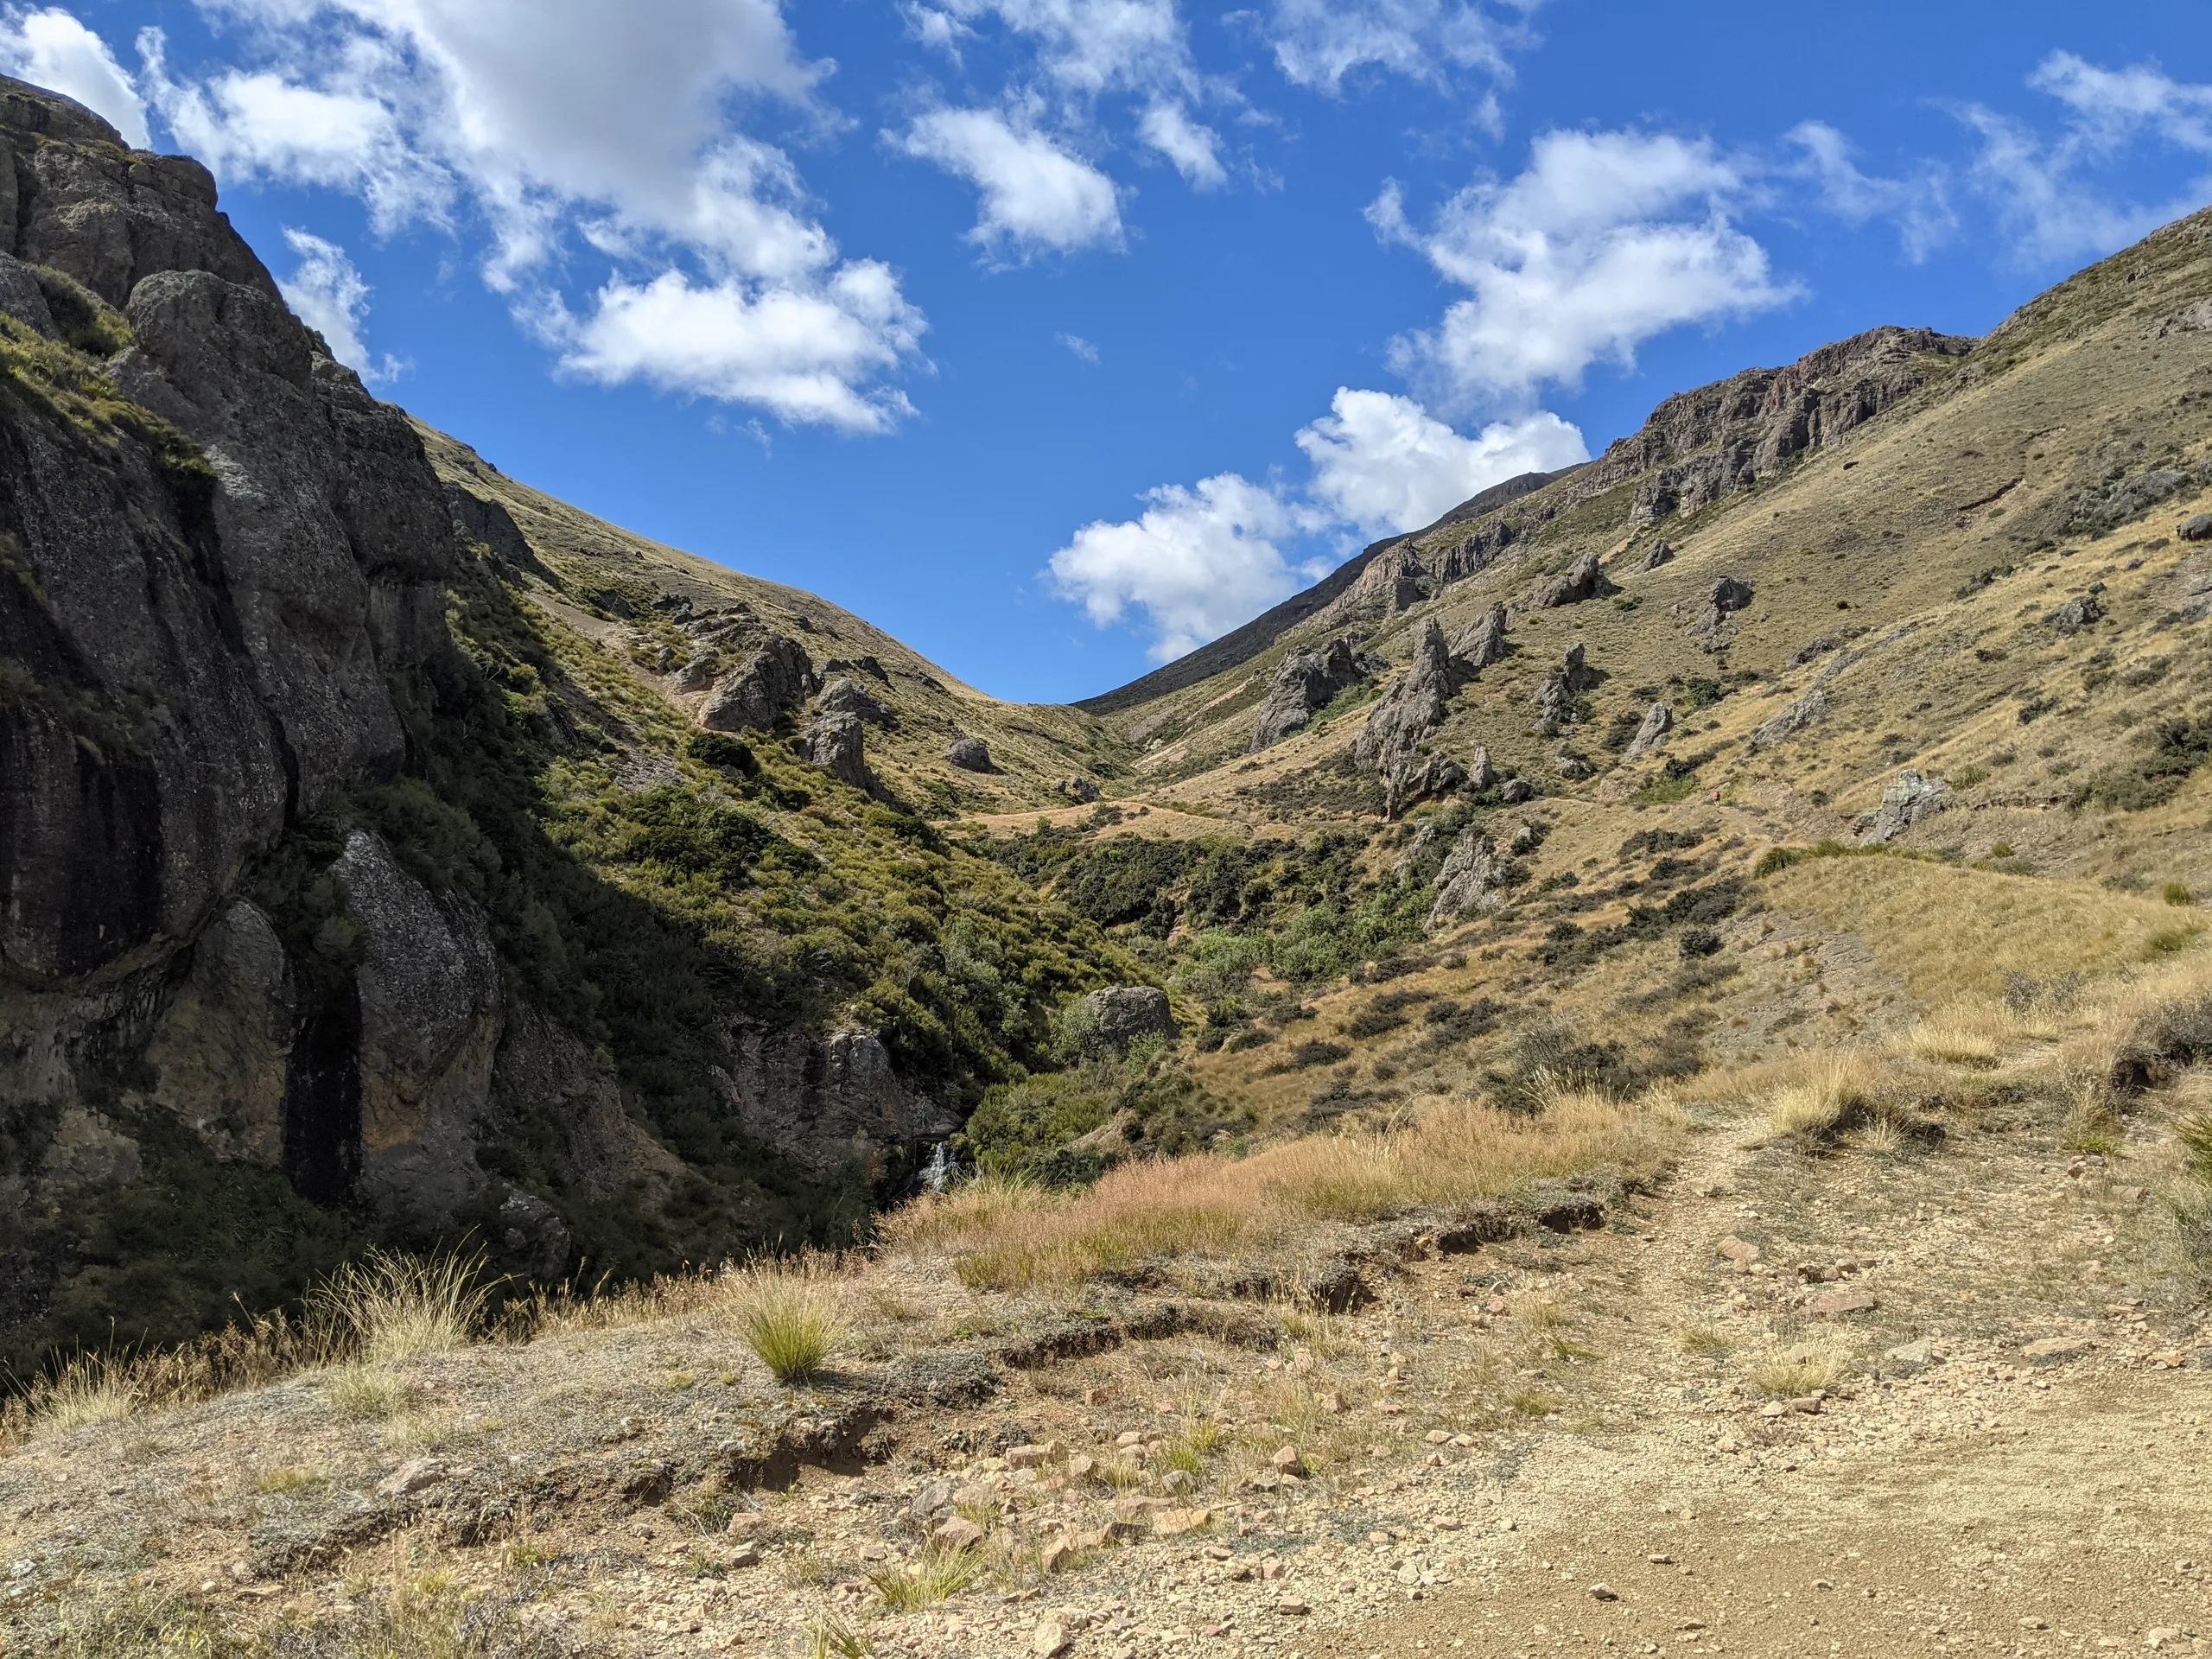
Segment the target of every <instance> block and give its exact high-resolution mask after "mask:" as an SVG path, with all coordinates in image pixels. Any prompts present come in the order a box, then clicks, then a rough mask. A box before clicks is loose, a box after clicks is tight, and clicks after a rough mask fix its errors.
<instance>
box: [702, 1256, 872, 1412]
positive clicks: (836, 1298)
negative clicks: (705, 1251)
mask: <svg viewBox="0 0 2212 1659" xmlns="http://www.w3.org/2000/svg"><path fill="white" fill-rule="evenodd" d="M846 1276H847V1268H846V1265H845V1264H844V1263H843V1262H841V1261H840V1260H839V1259H838V1258H836V1257H835V1256H824V1255H803V1256H793V1257H785V1258H770V1257H764V1258H761V1259H760V1260H757V1261H754V1262H750V1263H748V1264H747V1265H746V1266H744V1267H741V1268H730V1269H729V1270H728V1271H727V1272H725V1273H723V1274H721V1276H720V1280H719V1281H718V1288H719V1289H720V1291H721V1296H722V1299H723V1300H725V1301H726V1302H727V1303H728V1306H729V1307H730V1308H731V1310H732V1311H733V1313H734V1315H735V1317H736V1319H737V1322H738V1328H739V1329H740V1330H741V1332H743V1333H744V1336H745V1341H746V1345H747V1347H749V1348H751V1349H752V1350H753V1355H754V1357H757V1358H758V1359H759V1360H760V1363H762V1364H763V1365H766V1367H767V1368H768V1370H769V1374H770V1375H771V1376H773V1377H774V1378H775V1379H776V1381H778V1382H779V1383H805V1382H810V1381H811V1380H812V1379H813V1378H815V1377H816V1376H819V1375H821V1373H822V1371H823V1368H824V1367H825V1366H826V1365H827V1364H828V1363H829V1354H830V1351H831V1350H832V1349H833V1348H835V1347H836V1346H837V1344H839V1343H840V1342H842V1340H843V1339H844V1336H845V1323H846V1322H845V1313H844V1295H843V1288H844V1287H843V1284H842V1281H843V1279H844V1278H845V1277H846Z"/></svg>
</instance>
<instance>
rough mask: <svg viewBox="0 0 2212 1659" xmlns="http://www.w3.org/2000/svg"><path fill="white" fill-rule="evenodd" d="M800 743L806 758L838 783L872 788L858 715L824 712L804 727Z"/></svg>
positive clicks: (871, 778)
mask: <svg viewBox="0 0 2212 1659" xmlns="http://www.w3.org/2000/svg"><path fill="white" fill-rule="evenodd" d="M799 741H800V746H801V747H802V748H803V749H804V751H805V753H806V758H807V759H808V760H810V761H811V762H812V763H813V764H814V765H816V766H819V767H821V768H822V770H823V771H824V772H828V773H829V775H830V776H831V777H832V778H835V779H836V780H837V781H838V782H839V783H841V784H849V785H852V786H853V787H854V788H855V789H873V788H874V787H875V778H874V774H873V773H871V772H869V771H868V753H867V746H866V741H865V734H864V732H863V730H862V728H861V720H860V716H859V715H823V717H822V718H821V719H819V720H817V721H815V722H814V723H813V724H812V725H810V726H809V727H808V728H806V731H805V734H804V736H802V737H801V739H800V740H799Z"/></svg>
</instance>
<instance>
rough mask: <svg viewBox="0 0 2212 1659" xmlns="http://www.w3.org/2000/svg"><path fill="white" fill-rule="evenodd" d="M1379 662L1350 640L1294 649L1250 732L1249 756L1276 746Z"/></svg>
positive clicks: (1286, 659) (1279, 670) (1269, 691)
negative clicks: (1364, 654) (1362, 652)
mask: <svg viewBox="0 0 2212 1659" xmlns="http://www.w3.org/2000/svg"><path fill="white" fill-rule="evenodd" d="M1376 667H1377V664H1376V663H1375V662H1374V661H1373V660H1372V659H1371V658H1366V657H1363V656H1362V655H1361V654H1360V652H1359V650H1358V648H1357V645H1355V644H1354V643H1353V641H1352V640H1351V639H1349V638H1344V639H1332V640H1330V641H1329V643H1328V644H1327V645H1312V646H1308V647H1307V648H1306V649H1305V650H1303V651H1294V652H1291V653H1290V655H1289V656H1287V657H1286V658H1283V660H1282V666H1281V668H1279V669H1277V670H1276V671H1275V678H1274V685H1273V686H1272V687H1270V688H1269V689H1268V700H1267V702H1264V703H1262V705H1261V706H1260V717H1259V719H1258V721H1256V722H1255V724H1254V727H1253V729H1252V747H1251V753H1254V754H1257V753H1259V752H1260V751H1261V750H1262V749H1264V748H1268V747H1272V746H1273V745H1274V744H1277V743H1280V742H1281V741H1282V740H1283V739H1284V738H1286V737H1288V736H1289V735H1290V734H1292V733H1293V732H1295V731H1300V730H1302V729H1304V728H1305V726H1306V721H1309V720H1311V719H1313V716H1314V715H1315V714H1317V713H1318V712H1319V711H1320V710H1321V709H1325V708H1327V707H1328V706H1329V704H1330V703H1331V702H1333V701H1334V700H1335V699H1336V698H1337V697H1338V696H1339V695H1341V694H1342V693H1343V692H1344V691H1346V690H1350V689H1351V687H1353V686H1355V685H1357V684H1358V683H1360V682H1361V681H1363V680H1364V679H1366V678H1368V677H1370V675H1372V674H1373V673H1374V672H1375V671H1376Z"/></svg>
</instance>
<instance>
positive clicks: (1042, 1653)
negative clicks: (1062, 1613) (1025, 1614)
mask: <svg viewBox="0 0 2212 1659" xmlns="http://www.w3.org/2000/svg"><path fill="white" fill-rule="evenodd" d="M1074 1645H1075V1638H1074V1637H1071V1636H1070V1635H1069V1634H1068V1628H1067V1626H1066V1625H1065V1624H1061V1623H1060V1622H1059V1620H1058V1619H1056V1618H1048V1619H1046V1621H1045V1622H1044V1623H1043V1624H1039V1626H1038V1627H1037V1633H1036V1634H1035V1635H1034V1636H1032V1637H1030V1638H1029V1651H1030V1652H1032V1653H1033V1654H1035V1655H1036V1656H1037V1659H1058V1655H1060V1654H1063V1653H1065V1652H1066V1651H1067V1650H1068V1649H1070V1648H1071V1647H1072V1646H1074Z"/></svg>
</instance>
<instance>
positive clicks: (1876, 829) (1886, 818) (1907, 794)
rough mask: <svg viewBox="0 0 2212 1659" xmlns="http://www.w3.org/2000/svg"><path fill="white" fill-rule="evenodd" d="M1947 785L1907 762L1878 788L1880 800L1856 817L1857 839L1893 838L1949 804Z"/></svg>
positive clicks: (1867, 841) (1876, 841)
mask: <svg viewBox="0 0 2212 1659" xmlns="http://www.w3.org/2000/svg"><path fill="white" fill-rule="evenodd" d="M1950 800H1951V786H1950V785H1948V784H1947V783H1945V782H1944V781H1943V780H1942V779H1940V778H1936V779H1929V778H1924V777H1923V776H1922V775H1921V774H1920V773H1919V772H1916V771H1915V770H1914V769H1913V768H1911V767H1910V766H1908V767H1906V768H1905V769H1904V771H1903V772H1899V773H1898V774H1897V776H1896V777H1895V778H1894V779H1891V782H1890V785H1889V787H1887V788H1886V789H1885V790H1884V791H1882V804H1880V805H1879V806H1878V807H1876V808H1875V809H1874V810H1872V812H1869V813H1867V814H1866V815H1865V816H1864V817H1861V818H1860V819H1859V823H1858V825H1857V828H1858V830H1859V840H1860V841H1861V842H1866V843H1867V844H1869V845H1873V844H1876V843H1878V842H1885V841H1893V840H1895V839H1896V838H1897V836H1901V835H1903V834H1904V832H1905V831H1906V830H1908V829H1911V828H1912V826H1913V825H1915V824H1916V823H1919V822H1921V820H1922V819H1923V818H1927V817H1931V816H1933V815H1934V814H1936V813H1937V812H1941V811H1942V810H1943V809H1944V808H1945V807H1946V806H1948V805H1949V804H1950Z"/></svg>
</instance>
